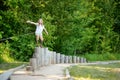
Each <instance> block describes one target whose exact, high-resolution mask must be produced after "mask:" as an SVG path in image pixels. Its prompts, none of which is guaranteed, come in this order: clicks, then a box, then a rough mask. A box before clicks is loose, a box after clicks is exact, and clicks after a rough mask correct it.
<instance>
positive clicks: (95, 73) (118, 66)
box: [69, 63, 120, 80]
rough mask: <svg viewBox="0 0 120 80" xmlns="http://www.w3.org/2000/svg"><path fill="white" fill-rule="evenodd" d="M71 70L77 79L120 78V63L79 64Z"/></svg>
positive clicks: (104, 79)
mask: <svg viewBox="0 0 120 80" xmlns="http://www.w3.org/2000/svg"><path fill="white" fill-rule="evenodd" d="M69 71H70V74H71V76H72V77H74V78H75V80H120V63H113V64H97V65H86V66H83V65H77V66H73V67H70V68H69Z"/></svg>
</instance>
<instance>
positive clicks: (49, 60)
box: [48, 51, 51, 65]
mask: <svg viewBox="0 0 120 80" xmlns="http://www.w3.org/2000/svg"><path fill="white" fill-rule="evenodd" d="M50 64H51V51H48V65H50Z"/></svg>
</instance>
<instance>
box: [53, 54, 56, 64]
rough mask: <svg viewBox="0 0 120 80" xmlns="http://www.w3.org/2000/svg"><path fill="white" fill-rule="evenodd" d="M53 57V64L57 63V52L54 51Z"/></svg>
mask: <svg viewBox="0 0 120 80" xmlns="http://www.w3.org/2000/svg"><path fill="white" fill-rule="evenodd" d="M53 59H54V61H53V64H56V52H53Z"/></svg>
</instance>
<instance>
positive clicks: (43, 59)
mask: <svg viewBox="0 0 120 80" xmlns="http://www.w3.org/2000/svg"><path fill="white" fill-rule="evenodd" d="M40 55H41V57H40V58H41V66H44V65H45V63H44V61H45V57H44V56H45V55H44V48H41V52H40Z"/></svg>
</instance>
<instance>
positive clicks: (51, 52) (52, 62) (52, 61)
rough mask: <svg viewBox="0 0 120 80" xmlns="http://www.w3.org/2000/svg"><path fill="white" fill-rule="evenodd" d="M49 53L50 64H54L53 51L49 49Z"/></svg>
mask: <svg viewBox="0 0 120 80" xmlns="http://www.w3.org/2000/svg"><path fill="white" fill-rule="evenodd" d="M50 54H51V64H54V53H53V51H50Z"/></svg>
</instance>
